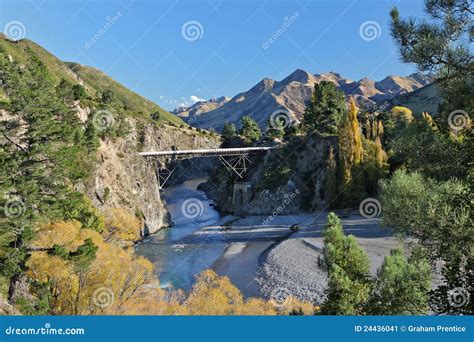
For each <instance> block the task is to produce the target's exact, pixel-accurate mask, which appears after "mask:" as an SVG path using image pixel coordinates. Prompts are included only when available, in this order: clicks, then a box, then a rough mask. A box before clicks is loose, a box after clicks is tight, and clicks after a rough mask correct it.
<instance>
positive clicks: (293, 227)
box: [290, 223, 301, 233]
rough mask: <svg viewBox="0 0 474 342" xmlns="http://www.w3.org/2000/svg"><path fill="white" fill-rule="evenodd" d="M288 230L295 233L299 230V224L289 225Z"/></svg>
mask: <svg viewBox="0 0 474 342" xmlns="http://www.w3.org/2000/svg"><path fill="white" fill-rule="evenodd" d="M290 229H291V231H292V232H294V233H296V232H298V231H299V230H300V229H301V227H300V225H299V224H297V223H295V224H292V225H291V227H290Z"/></svg>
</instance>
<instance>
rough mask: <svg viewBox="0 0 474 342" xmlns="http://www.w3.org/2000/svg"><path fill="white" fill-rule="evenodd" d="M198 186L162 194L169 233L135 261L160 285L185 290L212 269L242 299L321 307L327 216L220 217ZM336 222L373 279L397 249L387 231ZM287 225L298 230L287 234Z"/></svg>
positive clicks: (142, 248)
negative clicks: (149, 266) (277, 298)
mask: <svg viewBox="0 0 474 342" xmlns="http://www.w3.org/2000/svg"><path fill="white" fill-rule="evenodd" d="M202 181H203V179H197V180H192V181H187V182H184V183H182V184H180V185H176V186H172V187H170V188H168V189H166V191H165V196H164V197H165V202H166V207H167V209H168V210H169V212H170V214H171V217H172V219H173V222H174V226H173V227H172V228H168V229H164V230H162V231H160V232H158V233H157V234H155V235H153V236H150V237H148V238H145V239H144V240H143V241H142V242H141V243H139V244H138V245H137V246H136V252H137V254H139V255H143V256H145V257H146V258H148V259H149V260H150V261H152V262H153V263H154V265H155V268H156V274H157V276H158V278H159V279H160V282H161V284H162V286H164V287H168V286H170V287H173V288H181V289H183V290H185V291H189V290H190V289H191V287H192V285H193V283H194V278H195V276H196V275H197V274H199V273H200V272H201V271H203V270H205V269H208V268H211V269H213V270H214V271H215V272H216V273H217V274H219V275H221V276H227V277H229V279H230V280H231V282H232V283H233V284H234V285H235V286H237V288H239V290H240V291H241V292H242V294H243V295H244V297H246V298H248V297H264V298H267V299H270V298H272V297H273V296H274V295H275V293H281V292H283V293H286V294H291V295H293V296H295V297H298V298H299V299H301V300H305V301H311V302H313V303H315V304H319V303H321V302H322V300H323V299H324V289H325V288H326V286H327V278H326V272H325V271H324V270H323V269H321V267H320V265H319V262H318V260H319V259H320V257H321V256H322V250H323V243H324V241H323V238H322V234H323V229H324V225H325V224H326V216H327V213H309V214H297V215H281V216H273V217H272V218H271V220H269V217H268V216H263V215H262V216H258V215H253V216H248V217H244V218H240V217H235V216H224V217H222V216H221V215H220V214H219V213H218V212H217V211H216V210H215V209H214V208H213V206H212V202H211V201H210V200H209V199H208V198H207V196H206V195H205V193H204V192H202V191H199V190H197V187H198V185H199V184H200V183H201V182H202ZM191 204H192V208H191ZM188 209H196V210H197V211H192V210H191V211H189V212H187V210H188ZM342 223H343V225H344V230H345V232H346V233H347V234H353V235H354V236H355V237H356V239H357V241H358V242H359V243H360V244H361V246H362V247H363V248H364V249H365V250H366V251H367V253H368V255H369V258H370V260H371V269H372V272H373V273H375V272H376V270H377V268H378V267H379V266H380V265H381V264H382V262H383V258H384V257H385V256H386V255H388V254H389V253H390V249H392V248H394V247H396V246H398V244H399V242H398V241H397V239H396V238H395V237H394V236H393V234H392V232H391V231H390V230H387V229H382V228H380V227H379V224H378V219H376V218H375V219H365V218H363V217H361V216H360V215H358V213H352V214H349V215H344V216H343V217H342ZM293 224H298V225H299V226H300V227H301V230H300V231H298V232H295V233H293V232H292V231H291V229H290V226H291V225H293Z"/></svg>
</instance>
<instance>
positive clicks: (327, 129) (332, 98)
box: [303, 81, 347, 135]
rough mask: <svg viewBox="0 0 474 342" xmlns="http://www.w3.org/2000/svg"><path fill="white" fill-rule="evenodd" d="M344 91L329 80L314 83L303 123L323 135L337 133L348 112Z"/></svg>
mask: <svg viewBox="0 0 474 342" xmlns="http://www.w3.org/2000/svg"><path fill="white" fill-rule="evenodd" d="M346 110H347V107H346V98H345V96H344V93H343V92H342V91H341V90H339V89H337V88H336V85H335V84H334V83H332V82H329V81H321V82H320V83H316V84H315V85H314V90H313V94H312V96H311V100H310V102H309V103H308V105H307V107H306V110H305V112H304V114H303V125H304V127H305V128H306V129H307V130H308V131H310V132H313V131H316V132H318V133H319V134H322V135H337V133H338V129H339V126H340V124H341V123H342V121H343V118H344V115H345V113H346Z"/></svg>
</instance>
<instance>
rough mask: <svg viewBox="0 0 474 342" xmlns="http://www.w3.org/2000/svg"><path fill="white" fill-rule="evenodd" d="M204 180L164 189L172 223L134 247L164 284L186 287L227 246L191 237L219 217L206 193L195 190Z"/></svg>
mask: <svg viewBox="0 0 474 342" xmlns="http://www.w3.org/2000/svg"><path fill="white" fill-rule="evenodd" d="M204 181H205V179H194V180H190V181H186V182H184V183H181V184H179V185H176V186H172V187H169V188H167V189H166V190H165V191H164V199H165V201H166V207H167V208H168V211H169V212H170V214H171V217H172V220H173V222H174V226H173V227H172V228H167V229H162V230H160V231H159V232H158V233H156V234H154V235H152V236H149V237H147V238H146V239H144V240H143V241H142V242H140V243H139V244H137V246H136V248H135V249H136V253H137V254H138V255H142V256H144V257H146V258H147V259H149V260H150V261H151V262H153V263H154V265H155V270H156V273H157V276H158V278H159V279H160V283H161V286H163V287H168V286H173V288H175V289H177V288H181V289H184V290H189V289H190V288H191V287H192V285H193V283H194V277H195V275H197V274H198V273H200V272H201V271H203V270H205V269H208V268H211V266H212V265H213V264H214V262H215V261H216V260H217V259H218V258H219V257H220V256H221V255H222V253H223V251H224V250H225V248H226V246H227V244H226V243H225V242H223V241H222V242H221V241H219V240H215V239H213V240H212V241H203V240H202V239H194V238H193V236H192V234H193V233H194V232H196V231H197V230H199V229H201V228H203V227H206V226H209V225H214V224H216V223H217V222H218V221H219V219H220V215H219V212H217V211H216V210H215V209H214V208H213V207H212V206H211V205H210V204H211V203H210V201H209V199H208V198H207V197H206V194H205V193H204V192H202V191H198V190H196V188H197V186H198V185H199V184H200V183H202V182H204Z"/></svg>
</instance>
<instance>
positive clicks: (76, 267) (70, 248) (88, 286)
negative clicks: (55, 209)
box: [27, 221, 156, 315]
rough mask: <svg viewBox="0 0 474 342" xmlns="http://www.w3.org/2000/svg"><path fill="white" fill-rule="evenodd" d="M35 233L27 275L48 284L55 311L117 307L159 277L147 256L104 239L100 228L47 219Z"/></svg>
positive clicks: (93, 311)
mask: <svg viewBox="0 0 474 342" xmlns="http://www.w3.org/2000/svg"><path fill="white" fill-rule="evenodd" d="M62 232H66V233H67V234H62ZM37 237H38V238H37V240H36V241H35V242H34V245H33V246H32V249H33V250H34V251H33V252H32V255H31V257H30V258H29V260H28V262H27V267H28V272H27V275H28V276H29V277H30V278H31V279H32V280H34V281H37V282H41V283H44V284H47V285H48V286H50V291H51V293H52V296H53V299H52V301H51V303H50V307H51V312H52V313H54V314H66V315H70V314H75V315H85V314H100V313H104V312H106V310H107V308H108V307H111V306H114V307H115V308H117V310H118V311H119V310H120V308H121V305H125V304H126V303H127V301H129V300H131V299H133V298H135V297H136V295H137V293H138V292H139V291H140V290H141V289H142V288H143V287H145V286H146V285H147V284H149V283H150V282H151V281H153V280H154V281H155V282H156V279H155V278H154V275H153V265H152V264H151V263H150V262H149V261H148V260H146V259H145V258H143V257H136V256H135V255H134V254H133V252H132V251H127V250H125V249H123V248H120V247H119V246H117V245H115V244H110V243H106V242H105V241H104V239H103V237H102V236H101V235H100V234H99V233H98V232H96V231H94V230H91V229H81V228H80V223H79V222H77V221H72V222H69V221H66V222H64V221H63V222H57V223H53V224H49V225H45V226H43V227H40V228H39V229H38V231H37ZM86 247H87V248H88V251H87V253H84V256H81V253H80V252H82V251H85V250H86ZM45 249H46V250H47V251H45ZM35 250H36V251H35ZM92 252H93V255H92V256H91V253H92ZM84 260H86V261H88V262H85V261H84Z"/></svg>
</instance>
